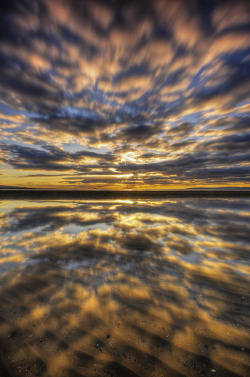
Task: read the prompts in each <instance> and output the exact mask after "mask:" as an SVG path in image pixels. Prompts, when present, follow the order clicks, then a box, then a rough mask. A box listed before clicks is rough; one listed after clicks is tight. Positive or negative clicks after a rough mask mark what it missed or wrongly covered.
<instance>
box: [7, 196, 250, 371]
mask: <svg viewBox="0 0 250 377" xmlns="http://www.w3.org/2000/svg"><path fill="white" fill-rule="evenodd" d="M0 210H1V212H0V221H1V229H2V230H1V233H2V234H1V245H2V247H1V254H0V272H1V278H0V279H1V289H0V300H1V307H0V350H1V354H0V355H1V358H0V370H1V371H3V372H2V373H3V376H6V377H8V376H32V377H35V376H44V377H45V376H52V377H54V376H58V377H69V376H72V377H73V376H74V377H75V376H76V377H77V376H113V377H115V376H117V377H118V376H119V377H120V376H124V377H125V376H126V377H129V376H157V377H158V376H164V377H165V376H202V375H204V376H225V377H228V376H244V377H247V376H249V370H250V284H249V283H250V264H249V260H250V246H249V234H250V221H249V220H250V200H249V199H239V200H237V199H235V198H234V199H224V200H223V199H209V198H203V199H202V198H200V199H194V198H192V199H177V200H174V199H171V200H161V201H157V200H154V201H152V200H143V201H142V200H133V201H130V200H126V201H119V200H114V201H97V200H96V201H79V202H77V201H75V202H72V201H71V202H70V201H60V202H56V201H51V202H34V201H20V202H8V201H6V202H2V203H1V208H0ZM0 375H1V373H0ZM1 376H2V375H1Z"/></svg>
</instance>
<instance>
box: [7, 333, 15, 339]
mask: <svg viewBox="0 0 250 377" xmlns="http://www.w3.org/2000/svg"><path fill="white" fill-rule="evenodd" d="M16 336H17V331H10V332H9V333H8V337H9V338H11V339H12V338H15V337H16Z"/></svg>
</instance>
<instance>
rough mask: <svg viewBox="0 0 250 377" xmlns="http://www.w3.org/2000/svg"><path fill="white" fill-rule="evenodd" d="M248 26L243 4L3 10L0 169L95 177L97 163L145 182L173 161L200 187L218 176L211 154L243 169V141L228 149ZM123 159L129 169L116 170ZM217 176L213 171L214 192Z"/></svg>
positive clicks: (240, 114)
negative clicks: (141, 175) (87, 173)
mask: <svg viewBox="0 0 250 377" xmlns="http://www.w3.org/2000/svg"><path fill="white" fill-rule="evenodd" d="M100 15H101V16H100ZM249 22H250V11H249V7H248V4H247V2H246V1H243V0H242V1H241V0H240V1H238V2H232V1H223V2H221V3H220V2H208V1H204V2H200V1H196V0H195V1H192V2H191V3H189V2H186V1H182V0H178V1H172V0H168V1H167V0H165V1H160V0H159V1H158V0H156V1H154V2H151V1H144V2H141V1H139V0H137V1H128V2H121V1H118V0H117V1H114V2H113V1H107V2H105V3H104V2H102V1H86V2H84V3H81V4H79V3H78V2H75V1H73V2H70V1H66V0H64V1H59V0H58V1H57V0H55V1H53V2H51V1H47V0H38V1H36V2H34V3H32V4H30V5H28V4H27V3H26V2H25V1H22V0H21V1H20V2H18V3H17V2H11V3H10V4H9V5H6V6H5V7H4V8H3V9H2V12H1V16H0V35H1V42H0V73H1V75H0V100H1V107H0V111H1V113H2V115H1V113H0V119H1V129H2V136H3V141H4V143H5V145H6V146H7V145H8V148H7V147H4V151H5V152H4V153H5V154H4V155H5V156H6V153H9V155H8V156H7V157H4V160H3V163H4V164H5V166H6V169H5V170H6V171H7V170H8V166H9V165H11V166H12V168H14V169H19V170H20V169H25V170H28V169H29V168H30V169H40V170H43V169H45V170H46V169H47V168H48V169H49V170H51V171H52V170H60V171H67V170H69V172H71V171H72V170H76V171H78V169H79V168H80V169H82V170H85V171H91V172H94V171H97V172H99V167H100V166H98V163H94V161H95V162H97V161H102V164H105V166H104V165H102V169H103V173H105V171H104V170H105V169H106V175H108V174H109V172H110V169H116V170H117V171H118V172H120V171H125V170H126V171H127V170H128V169H129V167H130V168H131V169H133V174H136V172H143V173H145V174H146V173H150V174H155V175H157V174H158V173H159V172H161V173H162V174H163V168H162V167H161V165H159V164H165V166H179V161H180V158H183V159H184V160H185V161H186V160H189V164H188V166H187V165H186V164H184V165H183V167H182V169H181V168H180V169H179V167H178V172H179V177H178V179H179V181H180V182H182V180H183V177H188V176H189V175H190V174H191V173H190V172H192V174H191V175H192V176H193V177H195V175H194V173H195V172H196V174H197V176H196V179H197V180H199V178H200V177H199V172H198V170H197V169H196V163H195V162H194V161H196V159H198V160H202V161H203V162H202V164H203V170H204V169H207V175H208V176H209V174H208V172H209V171H210V172H212V171H213V169H220V168H221V166H220V156H219V155H218V160H216V157H217V149H218V148H220V150H221V151H224V152H225V153H227V151H226V150H227V149H230V150H231V152H232V154H234V155H237V156H235V161H236V160H237V166H236V168H237V167H241V166H240V165H242V166H243V165H244V164H246V162H247V161H248V160H247V158H245V157H244V156H243V153H241V154H240V153H239V148H241V147H242V148H243V149H244V153H245V154H246V155H247V150H246V149H247V136H245V137H246V140H245V142H243V141H240V140H241V139H240V138H244V136H243V135H242V136H240V135H238V134H239V129H238V130H236V129H234V127H235V126H234V125H235V124H236V123H238V125H239V127H241V133H242V134H244V133H246V134H247V133H248V127H247V124H246V120H245V116H246V114H247V113H246V110H244V106H246V105H247V103H248V101H249V88H248V87H249V77H248V76H249V75H248V72H249V69H250V67H249V54H250V41H249V36H248V35H249ZM1 109H3V110H1ZM247 111H248V110H247ZM236 119H237V120H236ZM216 122H217V123H216ZM215 123H216V124H217V125H218V127H219V128H217V131H218V130H219V131H218V132H217V134H216V128H215ZM219 124H221V126H219ZM243 124H244V126H243ZM209 125H212V127H210V126H209ZM14 130H15V132H14ZM228 138H229V139H228ZM31 145H32V149H30V148H31ZM74 145H75V147H74ZM52 146H54V149H53V148H52ZM58 148H59V149H60V152H59V149H58ZM68 148H69V149H70V148H71V150H72V153H71V154H69V153H68V151H69V149H68ZM91 148H95V149H91ZM204 148H205V149H204ZM243 149H242V150H243ZM81 150H83V154H82V155H81V156H80V151H81ZM86 150H88V151H89V152H91V153H92V152H93V153H96V154H95V155H94V154H92V155H91V153H90V154H88V155H87V154H86V152H84V151H86ZM204 150H206V151H207V157H206V160H203V159H202V153H203V151H204ZM103 151H105V152H103ZM84 153H85V154H84ZM133 153H135V154H134V155H133V156H134V157H133V158H134V161H135V160H136V162H135V163H134V165H133V166H131V164H127V165H124V159H125V160H126V158H127V159H128V160H129V157H128V156H130V159H131V158H132V157H131V156H132V154H133ZM164 153H165V156H164ZM129 154H130V155H129ZM194 154H195V156H196V157H195V160H194V159H193V157H192V156H194ZM199 154H200V156H199ZM99 155H101V157H99ZM104 155H105V156H104ZM239 155H241V156H242V160H240V158H239ZM126 156H127V157H126ZM146 156H148V164H145V160H146ZM181 156H182V157H181ZM199 157H200V158H199ZM84 159H85V160H84ZM161 160H162V161H161ZM192 162H193V163H194V165H193V166H192V165H191V164H192ZM234 163H235V162H233V156H232V158H230V156H229V157H228V164H234ZM209 164H210V165H209ZM244 166H245V165H244ZM232 167H233V166H232ZM154 168H155V171H153V169H154ZM147 169H148V170H147ZM209 169H210V170H209ZM227 172H229V171H228V170H227V171H226V170H224V171H222V170H221V173H223V174H224V175H223V177H221V178H222V181H223V182H224V181H226V180H227V178H226V174H227ZM238 172H240V170H238ZM8 174H9V173H8ZM8 174H7V175H8ZM166 174H167V173H166ZM171 174H172V172H171ZM211 174H212V173H211ZM201 176H203V174H201ZM8 177H9V178H7V176H6V179H7V180H8V179H10V178H11V177H10V176H8ZM237 177H238V176H237ZM137 178H138V177H137ZM238 178H239V181H240V176H239V177H238ZM238 178H237V179H238ZM242 178H244V179H245V177H243V176H242ZM144 179H148V180H149V179H152V177H149V176H148V177H147V178H145V177H144ZM178 179H177V180H178ZM193 179H195V178H193ZM231 179H232V175H229V176H228V182H229V183H230V180H231ZM155 180H157V181H160V178H159V177H158V176H155ZM164 180H165V182H166V181H169V178H168V177H167V176H162V181H161V182H162V184H164V183H163V182H164ZM136 182H140V184H141V181H139V180H138V181H137V180H136V177H134V179H133V182H132V181H131V184H133V185H135V186H136ZM5 183H6V184H7V185H8V184H9V185H10V183H9V181H8V182H7V181H6V182H5ZM12 183H13V182H12ZM23 184H24V185H25V182H24V181H23ZM108 184H109V181H107V187H108ZM204 184H206V183H205V181H204Z"/></svg>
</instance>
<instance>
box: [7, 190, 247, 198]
mask: <svg viewBox="0 0 250 377" xmlns="http://www.w3.org/2000/svg"><path fill="white" fill-rule="evenodd" d="M173 197H176V198H189V197H191V198H196V197H206V198H230V197H249V198H250V190H205V189H204V190H169V191H167V190H166V191H71V190H58V191H56V190H37V189H29V190H26V189H24V190H20V189H19V190H13V189H8V190H6V189H0V200H20V199H38V200H46V199H69V200H70V199H83V200H84V199H157V198H173Z"/></svg>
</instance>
